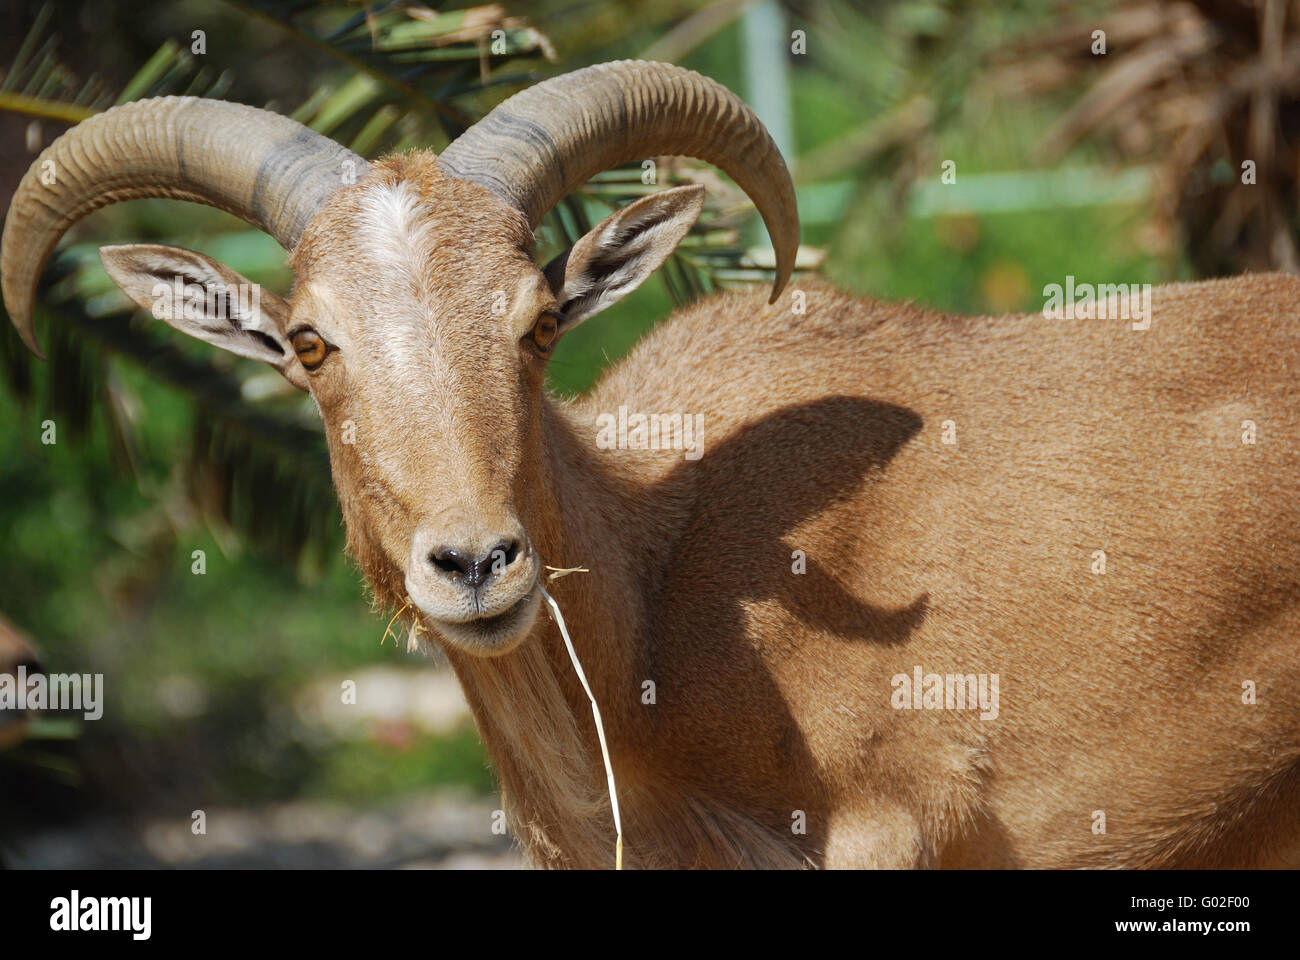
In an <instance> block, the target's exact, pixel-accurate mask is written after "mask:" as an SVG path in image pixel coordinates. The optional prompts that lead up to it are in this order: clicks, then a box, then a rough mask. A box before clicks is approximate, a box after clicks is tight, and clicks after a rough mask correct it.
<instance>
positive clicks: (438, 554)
mask: <svg viewBox="0 0 1300 960" xmlns="http://www.w3.org/2000/svg"><path fill="white" fill-rule="evenodd" d="M429 562H430V563H431V564H433V565H434V566H435V567H437V568H438V569H439V570H441V571H443V572H444V573H460V574H465V573H468V572H469V561H468V560H467V559H466V558H465V557H464V555H463V554H461V552H460V551H459V550H434V551H433V552H432V553H430V554H429Z"/></svg>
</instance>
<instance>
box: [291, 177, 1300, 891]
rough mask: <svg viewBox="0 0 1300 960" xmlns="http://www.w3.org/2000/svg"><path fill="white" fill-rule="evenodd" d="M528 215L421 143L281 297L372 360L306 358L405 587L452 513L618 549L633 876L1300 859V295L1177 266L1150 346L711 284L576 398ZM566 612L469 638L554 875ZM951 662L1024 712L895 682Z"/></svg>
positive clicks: (546, 554)
mask: <svg viewBox="0 0 1300 960" xmlns="http://www.w3.org/2000/svg"><path fill="white" fill-rule="evenodd" d="M402 181H405V182H406V183H408V184H410V188H411V189H412V190H413V191H414V192H415V194H416V195H417V196H418V198H419V200H420V202H421V204H422V208H421V211H420V217H421V222H420V228H419V229H418V230H414V231H408V230H403V229H398V228H397V227H392V228H391V230H390V232H391V234H392V236H393V238H394V243H397V244H398V246H396V247H394V246H392V245H391V244H387V243H384V244H381V245H380V246H378V247H377V246H376V240H375V222H376V221H375V218H374V216H372V215H371V214H367V213H366V206H365V204H366V197H367V196H373V191H375V190H376V189H380V188H385V187H391V186H392V185H394V184H397V183H399V182H402ZM393 222H396V221H393ZM385 229H388V228H385ZM531 239H532V238H531V237H530V236H529V232H528V229H527V225H526V223H524V221H523V218H522V217H521V216H520V215H519V214H517V213H516V212H514V211H513V210H511V209H509V208H507V207H505V206H504V205H502V204H501V203H500V202H498V201H496V200H495V199H493V198H492V197H491V196H489V195H488V194H487V193H486V192H485V191H483V190H481V189H480V188H478V187H475V186H472V185H470V184H467V183H463V182H460V181H456V180H451V179H449V178H447V177H445V176H444V175H443V174H441V173H440V172H439V170H438V168H437V167H436V165H435V164H434V163H433V162H432V157H431V155H428V154H412V155H409V156H406V157H395V158H389V159H387V160H384V161H381V162H379V163H378V164H376V165H375V167H374V168H373V170H372V172H371V174H370V175H369V176H368V177H367V178H366V180H365V181H363V182H362V183H361V184H359V185H357V186H355V187H352V188H347V189H344V190H340V191H339V192H338V193H336V194H335V195H334V197H333V198H332V199H331V200H330V202H329V203H328V204H327V205H326V207H325V208H324V209H323V210H322V211H321V213H319V214H318V215H317V217H316V218H315V219H314V220H313V221H312V223H311V225H310V226H309V227H308V230H307V232H306V234H305V235H304V238H303V240H302V242H301V244H300V245H299V247H298V249H297V250H296V252H295V254H294V259H293V266H294V268H295V271H296V272H297V276H298V283H297V287H296V289H295V295H294V298H293V303H292V308H291V310H290V308H288V307H285V308H284V310H283V311H282V313H281V315H279V316H277V323H278V324H279V325H280V329H281V330H282V331H288V330H289V329H290V328H291V327H293V326H294V325H296V324H299V323H303V322H310V323H312V324H314V325H316V326H317V327H318V328H319V330H320V332H321V333H322V334H323V335H325V337H326V339H328V340H330V341H331V342H333V343H335V344H337V345H338V346H339V352H338V356H337V357H334V358H333V359H331V360H327V361H326V362H325V364H324V365H323V366H322V368H321V370H320V371H319V373H314V374H311V375H306V374H304V373H303V372H302V371H300V370H299V371H298V372H297V373H292V374H286V375H291V376H292V377H296V378H299V379H303V380H304V381H305V382H306V383H307V385H308V386H309V387H310V389H311V391H312V394H313V395H314V396H315V397H316V399H317V401H318V403H319V405H320V408H321V411H322V415H323V418H324V421H325V427H326V433H327V436H328V438H329V444H330V455H331V461H332V464H333V470H334V477H335V481H336V484H337V487H338V492H339V498H340V502H341V504H342V508H343V514H344V517H345V520H346V522H347V527H348V541H349V547H350V549H351V551H352V553H353V555H354V556H355V557H356V558H357V560H358V561H359V563H360V564H361V566H362V568H363V570H364V572H365V575H366V577H367V579H368V580H369V582H370V583H371V584H372V585H373V587H374V590H375V592H376V595H377V597H378V598H379V600H380V601H381V602H382V603H383V604H385V605H389V606H392V607H396V606H400V605H402V604H403V603H404V602H405V593H406V583H407V582H409V581H406V580H405V578H406V577H407V575H408V574H407V565H408V560H409V558H410V557H411V556H413V555H414V556H416V557H417V559H420V553H421V550H420V549H416V550H414V551H413V549H412V543H417V544H418V543H419V542H420V541H418V540H417V539H416V536H417V533H418V532H420V531H427V530H442V529H455V530H458V531H461V532H463V534H464V536H466V537H470V536H473V537H477V538H479V541H482V542H486V541H485V540H484V538H485V537H487V536H488V535H489V534H490V533H493V532H494V531H499V530H502V529H506V528H509V527H511V525H515V527H517V528H521V529H523V530H524V531H526V533H527V536H528V538H529V539H530V541H531V543H532V545H533V547H534V548H535V550H536V552H537V555H538V556H539V557H540V558H541V559H542V560H544V561H545V563H547V564H550V565H553V566H557V567H571V566H584V567H587V568H588V569H589V570H590V573H587V574H574V575H571V576H569V577H567V578H565V579H562V580H558V581H556V582H554V584H553V585H552V590H553V593H554V596H555V597H556V598H557V600H558V602H559V604H560V606H561V607H562V609H563V610H564V613H565V616H566V618H567V621H568V624H569V627H570V630H571V633H572V636H573V640H574V643H575V645H576V647H577V649H578V652H579V654H580V656H581V659H582V662H583V664H584V666H585V668H586V672H587V674H588V676H589V678H590V680H591V684H592V687H593V689H594V691H595V695H596V697H597V699H598V700H599V703H600V706H601V711H602V713H603V715H604V718H605V725H606V729H607V732H608V735H609V741H610V748H611V753H612V758H613V765H614V769H615V772H616V775H617V777H618V783H619V789H620V804H621V807H622V810H623V821H624V827H625V841H626V859H627V863H628V864H629V865H630V866H705V867H732V866H752V867H789V866H798V865H808V864H811V865H815V866H895V867H911V866H1021V867H1077V866H1191V865H1211V866H1227V865H1244V866H1278V865H1284V864H1290V865H1296V864H1298V863H1300V813H1298V812H1297V811H1300V804H1297V800H1298V799H1300V772H1298V771H1300V736H1298V733H1300V683H1298V682H1297V681H1300V657H1297V640H1296V638H1297V636H1300V604H1298V603H1297V600H1298V598H1300V525H1298V522H1297V510H1296V500H1297V496H1298V495H1300V480H1298V479H1297V477H1298V476H1300V470H1298V468H1300V453H1298V452H1297V451H1300V426H1298V424H1300V404H1298V402H1297V401H1296V400H1295V399H1294V387H1295V377H1296V372H1297V370H1298V369H1300V349H1298V348H1297V342H1298V341H1297V334H1300V329H1298V328H1297V325H1296V321H1295V319H1294V318H1295V311H1296V306H1297V303H1298V302H1300V280H1296V279H1294V278H1290V277H1282V276H1253V277H1243V278H1240V279H1235V280H1226V281H1216V282H1209V283H1199V284H1183V285H1175V286H1167V287H1161V288H1157V289H1156V291H1155V292H1154V295H1153V303H1152V320H1151V326H1150V329H1148V330H1145V331H1134V330H1131V329H1130V328H1129V324H1128V323H1127V322H1124V321H1113V320H1070V321H1062V320H1048V319H1044V318H1043V317H1041V316H1036V315H1030V316H1007V317H1000V318H988V317H956V316H945V315H941V314H938V313H934V312H931V311H927V310H923V309H920V308H916V307H912V306H903V305H898V304H887V303H879V302H875V301H871V300H865V299H855V298H851V297H848V296H846V295H845V294H843V293H840V292H838V291H836V290H834V289H832V288H831V287H829V286H826V285H824V284H820V283H813V282H810V281H800V282H798V283H797V284H796V287H795V289H794V291H793V292H787V293H786V294H785V295H784V296H783V297H782V298H781V299H780V300H779V301H778V302H777V303H776V304H775V305H772V306H768V305H767V304H766V303H765V302H764V298H762V297H761V296H741V295H737V294H728V295H723V296H716V297H713V298H710V299H708V300H707V301H705V302H703V303H699V304H697V305H695V306H693V307H692V308H690V309H688V310H686V311H683V312H682V313H680V314H679V315H677V316H675V317H673V318H672V319H671V320H670V321H668V322H665V323H664V324H662V325H661V326H660V327H659V328H658V329H656V330H655V331H654V332H653V333H652V334H651V335H650V336H648V337H647V338H646V339H645V340H644V341H642V342H641V343H640V344H639V345H638V346H637V347H636V349H635V350H634V351H633V352H632V353H631V355H630V356H628V357H627V358H626V359H625V360H623V361H622V362H621V363H619V364H617V365H616V366H615V367H614V368H613V369H612V370H611V371H610V372H609V373H608V374H607V375H606V376H605V377H604V379H603V380H601V382H600V383H599V384H598V385H597V386H596V387H595V388H594V389H593V390H592V391H591V392H590V393H589V394H587V395H586V396H584V397H581V398H579V399H577V400H573V401H570V402H561V401H558V400H556V399H554V398H551V397H548V396H546V395H545V394H544V391H543V378H544V368H545V360H544V358H542V357H539V356H536V355H535V354H533V353H530V352H529V350H528V349H526V346H525V341H524V340H521V339H520V338H521V337H524V336H525V335H526V334H527V331H528V330H529V329H530V326H531V324H532V323H533V322H534V320H535V319H536V318H537V317H538V316H539V314H540V313H541V312H542V311H546V310H550V309H554V308H555V306H556V304H555V302H554V299H553V297H552V295H551V293H550V292H549V289H550V288H549V287H547V285H546V284H545V283H543V282H542V274H541V272H540V271H539V270H538V268H537V267H536V266H535V265H534V264H533V263H532V260H531V257H530V253H531V250H530V247H531ZM499 292H504V295H505V296H506V298H507V300H508V302H509V309H508V311H506V312H505V313H504V314H500V313H494V312H493V311H492V310H491V308H490V305H491V304H492V303H493V301H494V299H496V298H497V296H498V293H499ZM794 294H799V295H806V297H807V310H806V313H802V314H799V313H796V312H795V311H794V310H793V309H792V303H793V301H792V296H793V295H794ZM596 322H599V321H596ZM561 349H563V348H562V347H561ZM295 382H298V380H297V379H296V380H295ZM620 406H626V407H628V408H629V410H631V411H639V412H644V413H650V412H669V413H671V412H680V413H684V414H701V415H703V417H704V430H705V437H704V439H705V447H704V451H705V452H704V456H703V458H702V459H700V460H698V461H697V462H692V461H688V460H685V459H684V458H683V457H682V454H681V452H680V451H674V450H665V451H655V452H636V451H628V450H601V449H598V448H597V445H596V436H597V432H598V428H597V417H598V416H599V415H600V414H602V413H607V414H609V413H614V412H616V411H617V410H618V408H619V407H620ZM1247 419H1249V420H1253V421H1255V422H1256V423H1257V424H1258V431H1259V435H1258V442H1257V443H1256V444H1254V445H1246V444H1243V443H1242V442H1241V439H1240V434H1241V431H1242V421H1243V420H1247ZM945 421H952V422H953V424H954V425H955V428H956V431H957V442H956V443H955V444H945V443H943V442H942V441H941V437H942V431H943V424H944V422H945ZM349 423H350V424H351V426H352V427H353V428H354V431H355V439H354V441H353V442H349V441H348V440H347V439H345V436H346V434H345V427H346V425H347V424H349ZM1096 550H1104V551H1105V553H1106V555H1107V565H1108V568H1107V572H1106V573H1105V574H1104V575H1098V574H1095V573H1093V572H1092V570H1091V563H1092V555H1093V551H1096ZM794 551H803V552H804V553H805V554H806V558H807V572H806V573H804V574H796V573H793V572H792V554H793V553H794ZM524 587H525V588H527V584H524ZM531 623H532V626H531V629H529V630H528V631H527V634H526V635H524V636H522V642H519V643H518V644H517V645H514V646H510V647H508V648H507V647H506V646H502V647H500V648H497V649H493V650H483V651H478V652H476V651H475V650H473V649H472V648H471V647H469V646H466V645H465V644H463V643H447V644H446V645H445V646H446V650H447V654H448V657H449V658H450V660H451V663H452V665H453V667H454V668H455V670H456V672H457V674H458V676H459V677H460V680H461V682H462V684H463V686H464V689H465V692H466V695H467V697H468V699H469V703H470V705H471V707H472V709H473V711H474V715H475V717H476V719H477V721H478V724H479V727H480V729H481V731H482V734H483V737H484V740H485V741H486V744H487V747H488V750H489V753H490V754H491V757H492V760H493V762H494V764H495V766H496V768H497V771H498V773H499V776H500V780H501V784H502V789H503V794H504V796H505V803H506V806H507V810H508V813H509V817H510V821H511V823H512V825H513V827H514V830H515V832H516V833H517V835H518V836H519V838H520V841H521V843H522V844H523V847H524V849H525V851H526V852H527V853H528V854H529V856H530V857H531V859H532V860H533V862H535V863H538V864H541V865H545V866H576V867H608V866H611V865H612V863H613V856H614V833H613V827H612V824H611V818H610V811H609V804H608V799H607V798H606V795H605V778H604V772H603V770H602V766H601V762H600V753H599V749H598V746H597V743H596V737H595V732H594V729H593V726H592V723H591V719H590V714H589V708H588V704H587V701H586V697H585V696H584V694H583V691H582V689H581V687H580V686H579V684H578V681H577V679H576V677H575V676H574V673H573V670H572V668H571V666H570V664H569V662H568V659H567V656H566V654H565V652H564V649H563V646H562V644H561V640H560V637H559V634H558V632H557V630H556V628H555V627H554V625H553V624H551V623H550V622H549V621H548V620H546V619H545V618H544V617H538V618H537V619H536V620H534V621H531ZM426 626H428V628H429V629H430V630H431V631H433V632H435V633H436V632H437V630H438V626H437V625H436V624H433V623H428V622H427V621H426ZM489 653H495V654H498V655H495V656H491V655H487V654H489ZM916 666H920V667H922V668H923V670H924V671H925V672H935V673H941V674H942V673H963V674H964V673H996V674H998V675H999V676H1000V678H1001V686H1000V694H1001V697H1000V701H1001V702H1000V715H999V716H998V717H997V719H995V720H986V721H982V720H980V719H979V717H978V714H977V713H974V712H969V711H954V710H947V711H945V710H921V711H902V710H895V709H893V708H892V707H891V693H892V688H891V677H892V676H894V675H895V674H910V673H911V672H912V670H913V668H914V667H916ZM1246 680H1252V681H1254V682H1255V683H1256V684H1257V686H1258V703H1257V704H1255V705H1253V706H1247V705H1244V704H1243V703H1242V698H1241V693H1242V683H1243V681H1246ZM645 681H653V683H654V684H655V689H656V702H655V703H654V704H646V703H643V702H642V690H643V683H644V682H645ZM1096 811H1102V812H1104V814H1105V817H1106V824H1107V829H1106V832H1105V833H1104V834H1095V833H1094V832H1093V830H1092V825H1093V817H1094V812H1096ZM801 817H802V821H803V822H804V823H806V832H803V833H798V832H794V831H793V830H792V824H796V823H798V822H800V818H801Z"/></svg>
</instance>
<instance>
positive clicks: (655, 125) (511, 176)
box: [438, 60, 799, 301]
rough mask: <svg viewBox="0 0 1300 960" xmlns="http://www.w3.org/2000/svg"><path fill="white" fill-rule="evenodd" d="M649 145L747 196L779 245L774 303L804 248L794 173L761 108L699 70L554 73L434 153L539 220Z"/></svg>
mask: <svg viewBox="0 0 1300 960" xmlns="http://www.w3.org/2000/svg"><path fill="white" fill-rule="evenodd" d="M654 154H665V155H679V156H687V157H696V158H697V159H700V160H705V161H707V162H709V163H712V164H715V165H716V166H719V167H721V168H722V169H723V170H724V171H726V172H727V174H728V175H729V176H730V177H731V178H732V179H733V180H735V181H736V183H737V184H739V185H740V187H741V189H743V190H744V191H745V192H746V193H747V194H749V196H750V198H751V199H753V201H754V203H755V205H756V206H757V207H758V211H759V213H761V214H762V216H763V222H764V223H765V224H766V225H767V232H768V235H769V236H771V238H772V245H773V247H774V248H775V250H776V283H775V284H774V285H773V289H772V301H775V300H776V298H777V296H778V295H780V293H781V290H782V289H783V288H784V287H785V285H786V282H787V281H788V280H789V279H790V274H791V272H792V271H793V270H794V258H795V253H796V252H797V250H798V248H799V210H798V207H797V206H796V205H795V197H794V186H793V184H791V182H790V171H789V170H787V169H786V166H785V161H784V160H782V159H781V151H780V150H778V149H777V146H776V144H775V143H774V142H773V141H772V137H771V136H770V135H769V134H768V132H767V129H766V128H765V127H764V126H763V124H762V122H761V121H760V120H759V119H758V117H757V116H756V115H755V114H754V111H752V110H751V109H750V108H749V107H748V106H747V105H746V104H745V102H744V101H743V100H741V99H740V98H739V97H737V96H736V95H735V94H734V93H732V92H731V91H730V90H728V89H727V88H726V87H724V86H722V85H721V84H720V83H718V82H716V81H714V80H710V79H709V78H708V77H703V76H701V75H700V74H698V73H695V72H694V71H693V70H686V69H684V68H682V67H675V66H672V65H671V64H667V63H648V62H645V61H641V60H620V61H618V62H615V63H602V64H597V65H596V66H594V67H587V68H585V69H582V70H576V71H574V72H573V73H566V74H563V75H562V76H559V77H554V78H553V79H551V80H547V81H545V82H544V83H539V84H537V85H536V86H534V87H529V88H528V89H527V90H523V91H521V92H520V93H517V94H515V95H514V96H513V97H511V98H510V99H508V100H506V101H505V102H504V103H502V104H500V105H499V106H498V107H497V108H496V109H495V110H493V111H492V112H491V113H489V114H488V115H487V116H486V117H484V118H483V119H482V120H480V121H479V122H478V123H476V124H474V126H472V127H470V128H469V129H468V130H466V131H465V133H464V134H462V135H461V136H460V137H459V138H458V139H457V140H456V141H455V142H454V143H452V144H451V145H450V146H449V147H447V149H446V150H444V151H443V153H442V156H440V157H439V158H438V161H439V163H440V164H441V165H442V167H443V169H445V170H446V171H447V172H448V173H450V174H451V175H452V176H455V177H460V178H461V179H462V180H469V181H472V182H474V183H477V184H479V185H480V186H482V187H485V188H486V189H488V190H489V191H491V192H492V193H494V194H496V195H497V196H498V197H500V198H501V199H502V200H504V201H505V202H507V203H509V204H510V205H512V206H513V207H515V208H516V209H518V210H520V211H522V212H523V213H524V214H525V215H526V216H527V217H528V222H529V224H530V225H531V226H532V227H533V228H534V229H535V228H536V227H537V225H538V224H539V223H540V222H541V220H542V217H544V216H545V215H546V213H547V211H549V210H550V209H551V208H552V207H554V206H555V204H557V203H558V202H559V201H560V200H561V199H562V198H563V197H564V195H565V194H567V193H569V191H571V190H573V189H574V188H575V187H577V186H579V185H581V184H582V183H585V182H586V181H587V180H588V179H590V178H591V177H592V176H594V175H595V174H597V173H600V172H601V171H602V170H608V169H609V168H610V167H615V166H618V165H619V164H621V163H627V162H628V161H630V160H638V159H641V158H644V157H646V156H647V155H654Z"/></svg>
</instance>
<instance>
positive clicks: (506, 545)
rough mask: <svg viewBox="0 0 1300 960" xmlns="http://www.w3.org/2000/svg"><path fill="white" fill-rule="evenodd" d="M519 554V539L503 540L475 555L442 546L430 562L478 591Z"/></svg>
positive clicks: (430, 558) (432, 555) (435, 551)
mask: <svg viewBox="0 0 1300 960" xmlns="http://www.w3.org/2000/svg"><path fill="white" fill-rule="evenodd" d="M518 556H519V541H518V540H504V541H502V542H501V543H498V544H497V545H496V546H495V547H493V548H492V549H491V550H489V551H488V552H487V553H486V554H485V555H483V556H479V557H475V556H474V555H473V552H472V551H470V550H462V549H457V548H456V547H440V548H439V549H437V550H434V551H433V552H432V553H430V554H429V562H430V563H431V564H433V565H434V566H435V567H437V568H438V569H439V570H441V571H442V572H443V573H444V574H445V575H446V576H448V577H450V578H451V579H452V580H460V581H462V582H463V583H464V584H465V585H466V586H467V587H469V588H470V589H472V590H477V589H478V588H479V587H481V586H483V584H485V583H487V582H488V581H489V580H491V579H492V578H493V577H494V576H496V575H497V574H499V573H504V572H505V569H506V567H508V566H510V564H512V563H514V562H515V558H516V557H518Z"/></svg>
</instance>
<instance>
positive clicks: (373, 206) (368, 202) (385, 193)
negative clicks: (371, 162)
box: [361, 180, 432, 282]
mask: <svg viewBox="0 0 1300 960" xmlns="http://www.w3.org/2000/svg"><path fill="white" fill-rule="evenodd" d="M361 211H362V219H361V230H362V233H363V235H364V240H365V242H366V246H367V247H369V249H370V250H371V251H373V252H374V255H375V258H376V260H377V262H379V263H382V264H383V265H384V266H385V267H386V268H393V267H395V268H397V269H399V270H405V271H406V272H407V274H408V276H410V277H411V279H412V281H413V282H418V279H419V277H418V273H417V268H418V264H420V263H422V262H423V261H424V259H425V257H426V255H427V254H426V251H427V249H428V248H427V244H428V243H429V241H430V238H429V227H430V226H431V225H432V221H431V219H430V218H429V216H428V210H427V208H426V207H425V206H424V205H423V204H421V203H420V201H419V198H418V197H417V196H416V193H415V190H414V188H412V187H411V185H410V184H409V183H407V182H406V181H405V180H402V181H399V182H398V183H396V184H386V183H385V184H376V185H375V186H373V187H371V188H370V189H369V190H368V191H367V192H366V194H365V196H363V197H362V199H361Z"/></svg>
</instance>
